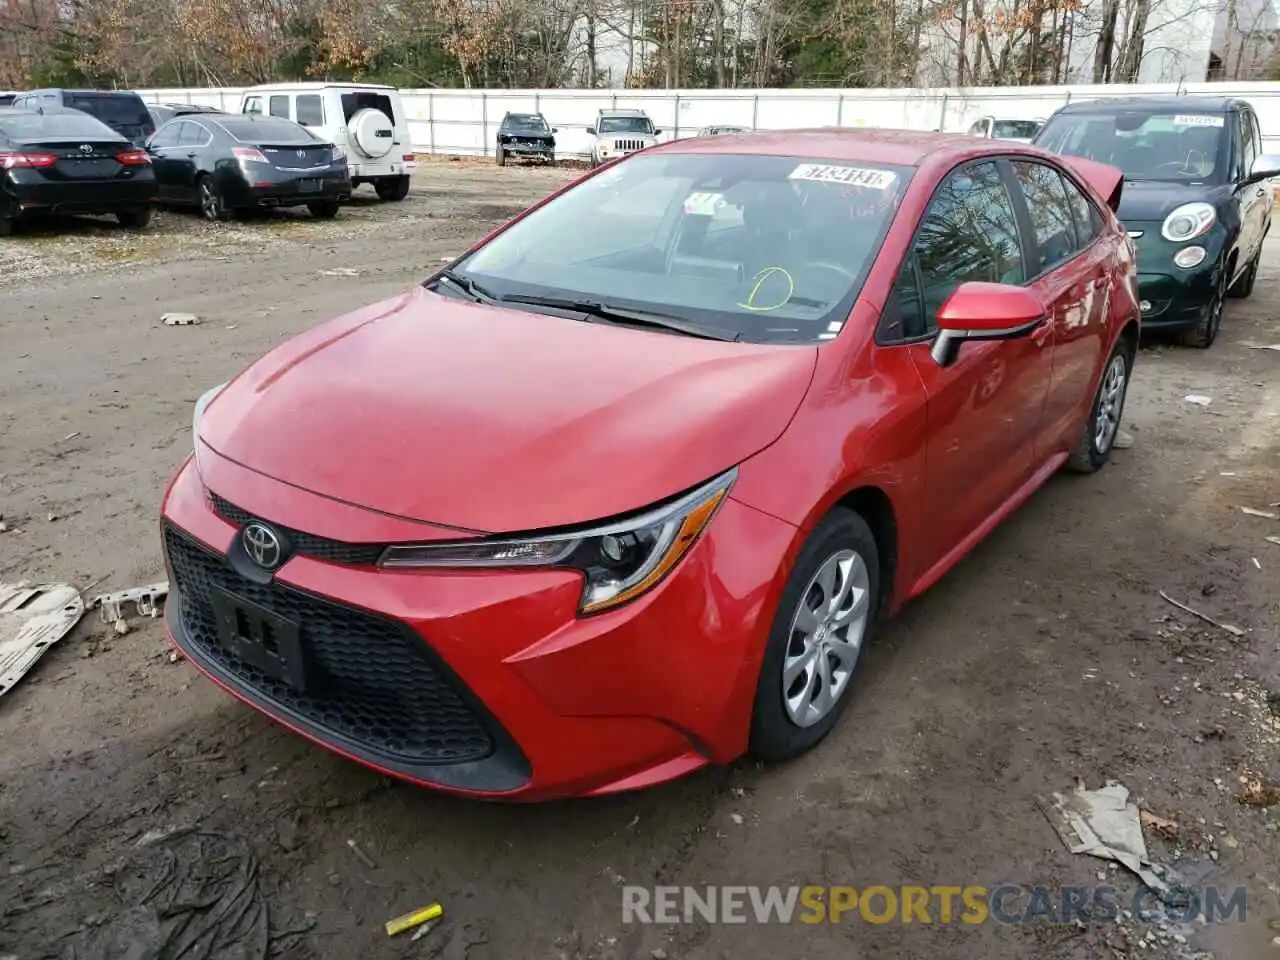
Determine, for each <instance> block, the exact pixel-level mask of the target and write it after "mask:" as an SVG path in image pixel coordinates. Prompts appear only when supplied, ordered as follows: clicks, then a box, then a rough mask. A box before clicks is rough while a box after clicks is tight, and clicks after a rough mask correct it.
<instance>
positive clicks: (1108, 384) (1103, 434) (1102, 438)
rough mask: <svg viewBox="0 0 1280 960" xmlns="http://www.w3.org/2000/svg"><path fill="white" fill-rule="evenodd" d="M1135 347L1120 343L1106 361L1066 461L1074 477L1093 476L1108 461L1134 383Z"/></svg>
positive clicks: (1126, 342) (1130, 344)
mask: <svg viewBox="0 0 1280 960" xmlns="http://www.w3.org/2000/svg"><path fill="white" fill-rule="evenodd" d="M1134 347H1135V345H1134V344H1132V343H1130V342H1129V341H1128V340H1127V339H1121V340H1120V342H1119V343H1117V344H1116V345H1115V349H1114V350H1112V351H1111V356H1109V357H1107V363H1106V366H1104V367H1103V368H1102V376H1101V377H1100V378H1099V379H1098V390H1097V392H1096V393H1095V394H1094V395H1093V404H1092V406H1091V407H1090V408H1089V419H1088V420H1086V421H1085V424H1084V432H1083V433H1082V434H1081V435H1080V440H1079V442H1078V443H1077V444H1076V449H1075V450H1074V452H1072V454H1071V456H1070V457H1069V458H1068V459H1067V468H1068V469H1069V470H1072V471H1074V472H1075V473H1096V472H1097V471H1098V470H1100V469H1102V466H1103V465H1104V464H1105V463H1106V462H1107V461H1108V460H1110V459H1111V451H1112V450H1114V449H1115V443H1116V434H1117V433H1119V431H1120V423H1121V421H1122V420H1123V418H1124V402H1125V399H1126V398H1127V397H1128V396H1129V382H1130V380H1132V379H1133V357H1134V352H1135V349H1134Z"/></svg>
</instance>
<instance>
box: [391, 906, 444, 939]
mask: <svg viewBox="0 0 1280 960" xmlns="http://www.w3.org/2000/svg"><path fill="white" fill-rule="evenodd" d="M443 913H444V907H442V906H440V904H438V903H433V904H432V905H431V906H429V907H423V908H422V909H421V910H415V911H413V913H406V914H405V915H404V916H402V917H396V918H395V919H394V920H388V921H387V936H388V937H394V936H395V935H396V934H397V933H404V932H405V931H406V930H412V929H413V928H414V927H420V926H422V924H424V923H426V922H427V921H428V920H434V919H435V918H436V917H439V916H441V915H442V914H443Z"/></svg>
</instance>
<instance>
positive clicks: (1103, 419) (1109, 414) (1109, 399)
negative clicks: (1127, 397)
mask: <svg viewBox="0 0 1280 960" xmlns="http://www.w3.org/2000/svg"><path fill="white" fill-rule="evenodd" d="M1128 385H1129V365H1128V363H1127V362H1126V361H1125V358H1124V354H1123V353H1117V354H1116V355H1115V356H1114V357H1112V358H1111V362H1110V363H1109V364H1107V372H1106V373H1104V374H1103V375H1102V385H1101V386H1100V387H1099V388H1098V416H1097V418H1096V419H1095V420H1094V428H1093V444H1094V446H1095V447H1096V448H1097V450H1098V453H1106V452H1107V451H1108V450H1110V449H1111V444H1113V443H1114V442H1115V439H1116V431H1118V430H1119V429H1120V416H1121V414H1122V413H1123V411H1124V393H1125V390H1126V388H1127V387H1128Z"/></svg>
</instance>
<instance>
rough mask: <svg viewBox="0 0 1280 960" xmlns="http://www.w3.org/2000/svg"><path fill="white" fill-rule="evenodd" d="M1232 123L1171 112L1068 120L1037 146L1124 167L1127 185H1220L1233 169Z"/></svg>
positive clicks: (1058, 120) (1053, 124) (1059, 121)
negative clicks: (1149, 182) (1227, 133)
mask: <svg viewBox="0 0 1280 960" xmlns="http://www.w3.org/2000/svg"><path fill="white" fill-rule="evenodd" d="M1225 127H1226V117H1225V116H1223V115H1222V114H1212V113H1178V112H1177V108H1176V107H1174V108H1170V109H1169V110H1167V111H1166V110H1160V111H1155V110H1143V111H1124V112H1120V111H1117V112H1116V113H1076V114H1062V115H1059V116H1057V117H1054V118H1053V119H1052V120H1050V121H1049V122H1048V123H1047V124H1046V125H1045V127H1044V129H1043V130H1042V131H1041V132H1040V136H1039V137H1037V138H1036V146H1038V147H1044V148H1045V149H1046V150H1052V151H1053V152H1054V153H1065V154H1070V155H1072V156H1076V157H1084V158H1085V159H1087V160H1097V161H1099V162H1101V163H1109V164H1111V165H1112V166H1113V167H1119V168H1120V170H1121V171H1122V172H1123V173H1124V175H1125V179H1126V180H1161V181H1168V182H1171V183H1203V182H1220V181H1222V180H1224V179H1225V171H1226V168H1227V138H1226V137H1225V136H1224V129H1225Z"/></svg>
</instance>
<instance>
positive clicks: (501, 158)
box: [494, 147, 507, 167]
mask: <svg viewBox="0 0 1280 960" xmlns="http://www.w3.org/2000/svg"><path fill="white" fill-rule="evenodd" d="M494 159H496V160H497V161H498V166H500V167H505V166H506V165H507V151H505V150H503V149H502V148H501V147H499V148H498V152H497V153H495V154H494Z"/></svg>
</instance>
